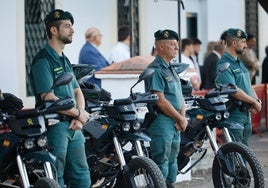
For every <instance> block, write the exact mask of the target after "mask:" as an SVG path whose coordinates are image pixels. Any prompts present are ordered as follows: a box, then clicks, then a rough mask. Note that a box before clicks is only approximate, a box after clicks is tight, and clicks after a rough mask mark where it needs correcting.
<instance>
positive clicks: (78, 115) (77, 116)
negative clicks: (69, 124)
mask: <svg viewBox="0 0 268 188" xmlns="http://www.w3.org/2000/svg"><path fill="white" fill-rule="evenodd" d="M77 110H78V113H77V115H76V116H75V118H77V119H79V117H80V114H81V111H80V110H79V109H77Z"/></svg>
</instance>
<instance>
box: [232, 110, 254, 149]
mask: <svg viewBox="0 0 268 188" xmlns="http://www.w3.org/2000/svg"><path fill="white" fill-rule="evenodd" d="M228 120H231V121H234V122H237V123H239V124H240V125H242V126H243V127H244V129H229V132H230V133H231V135H233V136H234V138H235V140H236V141H238V142H242V143H243V144H245V145H246V146H248V139H249V137H250V136H251V134H252V124H251V116H250V114H249V113H248V112H246V113H244V114H243V115H241V113H240V114H239V113H233V114H232V115H231V117H230V118H229V119H228Z"/></svg>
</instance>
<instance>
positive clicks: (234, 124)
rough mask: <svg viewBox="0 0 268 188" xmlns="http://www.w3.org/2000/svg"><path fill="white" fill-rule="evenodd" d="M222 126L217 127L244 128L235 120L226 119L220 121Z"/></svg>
mask: <svg viewBox="0 0 268 188" xmlns="http://www.w3.org/2000/svg"><path fill="white" fill-rule="evenodd" d="M219 125H220V126H217V127H225V128H227V129H234V130H243V129H244V127H243V126H242V125H241V124H240V123H237V122H234V121H224V122H220V123H219Z"/></svg>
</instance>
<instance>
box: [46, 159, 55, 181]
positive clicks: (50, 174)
mask: <svg viewBox="0 0 268 188" xmlns="http://www.w3.org/2000/svg"><path fill="white" fill-rule="evenodd" d="M44 169H45V174H46V177H48V178H50V179H54V177H53V172H52V168H51V163H50V162H45V163H44Z"/></svg>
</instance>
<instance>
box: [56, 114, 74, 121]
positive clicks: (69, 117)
mask: <svg viewBox="0 0 268 188" xmlns="http://www.w3.org/2000/svg"><path fill="white" fill-rule="evenodd" d="M73 118H74V117H72V116H67V115H64V114H60V117H59V120H60V121H69V122H70V121H72V119H73Z"/></svg>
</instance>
